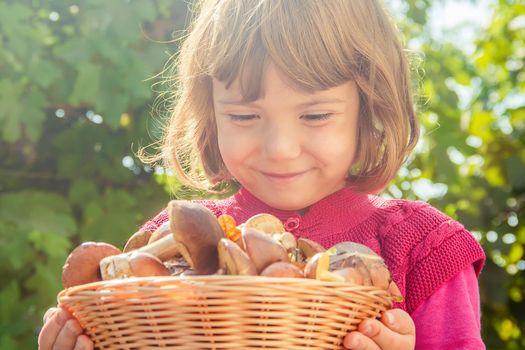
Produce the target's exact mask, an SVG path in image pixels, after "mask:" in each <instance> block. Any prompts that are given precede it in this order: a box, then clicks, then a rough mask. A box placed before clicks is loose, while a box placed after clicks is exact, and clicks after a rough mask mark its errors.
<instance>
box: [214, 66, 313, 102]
mask: <svg viewBox="0 0 525 350" xmlns="http://www.w3.org/2000/svg"><path fill="white" fill-rule="evenodd" d="M250 90H252V91H250ZM290 92H293V93H294V94H296V95H304V96H310V95H317V94H320V93H322V90H314V89H305V88H303V87H300V86H299V85H298V84H293V83H292V82H291V78H288V77H287V76H286V75H285V74H283V73H282V72H281V71H280V70H278V69H277V68H276V67H275V65H273V64H269V65H268V67H267V68H266V69H264V70H263V72H262V74H261V77H260V79H259V81H244V83H243V79H242V77H237V78H235V79H234V80H233V81H232V82H231V83H228V82H223V81H220V80H219V79H217V78H213V93H214V95H220V96H228V97H233V98H236V99H237V100H239V101H245V102H250V101H255V100H258V99H265V98H266V96H267V95H270V96H285V95H283V94H289V93H290Z"/></svg>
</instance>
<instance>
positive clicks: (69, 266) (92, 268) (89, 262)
mask: <svg viewBox="0 0 525 350" xmlns="http://www.w3.org/2000/svg"><path fill="white" fill-rule="evenodd" d="M120 253H121V251H120V250H119V249H118V248H116V247H115V246H113V245H111V244H108V243H97V242H85V243H82V244H81V245H79V246H78V247H76V248H75V249H73V251H72V252H71V254H69V256H68V257H67V259H66V263H65V264H64V267H63V269H62V286H63V287H64V288H69V287H72V286H77V285H81V284H86V283H91V282H97V281H100V280H102V276H101V275H100V269H99V262H100V260H102V259H103V258H105V257H107V256H110V255H117V254H120Z"/></svg>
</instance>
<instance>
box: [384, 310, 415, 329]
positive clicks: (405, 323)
mask: <svg viewBox="0 0 525 350" xmlns="http://www.w3.org/2000/svg"><path fill="white" fill-rule="evenodd" d="M381 322H383V323H384V324H385V325H386V326H387V327H388V328H390V329H391V330H393V331H394V332H396V333H399V334H406V335H415V334H416V326H415V324H414V321H413V320H412V317H410V315H409V314H408V313H407V312H406V311H404V310H401V309H392V310H387V311H385V312H384V313H383V315H382V316H381Z"/></svg>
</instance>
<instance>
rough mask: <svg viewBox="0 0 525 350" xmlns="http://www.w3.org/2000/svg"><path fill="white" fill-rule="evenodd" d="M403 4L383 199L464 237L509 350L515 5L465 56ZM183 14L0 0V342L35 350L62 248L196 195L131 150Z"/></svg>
mask: <svg viewBox="0 0 525 350" xmlns="http://www.w3.org/2000/svg"><path fill="white" fill-rule="evenodd" d="M442 1H446V0H442ZM390 2H393V0H390V1H387V3H390ZM403 4H404V8H403V9H404V11H403V13H401V14H400V17H401V18H400V20H401V25H402V30H403V32H404V34H405V37H406V38H407V39H410V40H407V41H408V42H409V44H411V46H412V47H414V46H416V47H415V49H416V51H417V52H418V53H419V56H420V57H422V58H421V59H420V61H421V63H419V66H418V67H417V69H418V73H419V74H420V75H422V79H421V81H420V82H419V83H416V85H418V86H419V87H420V89H419V96H420V99H419V100H418V102H419V109H420V111H419V116H420V120H421V122H422V125H423V131H422V142H421V143H420V145H419V146H418V149H417V152H416V154H415V155H414V156H413V157H412V158H411V159H410V162H409V163H408V164H407V166H406V167H404V168H403V169H402V170H401V172H400V176H399V177H398V179H397V180H396V181H395V182H394V183H393V184H392V186H391V187H390V188H389V190H388V191H387V194H388V195H390V196H393V197H401V196H402V197H406V198H412V199H422V200H428V201H429V202H431V203H432V204H433V205H435V206H436V207H438V208H440V209H441V210H443V211H444V212H446V213H447V214H448V215H450V216H452V217H454V218H456V219H458V220H459V221H461V222H462V223H463V224H464V225H465V226H466V227H467V228H468V229H469V230H471V231H472V232H473V233H474V234H476V236H477V237H478V238H479V239H480V242H481V243H482V245H483V246H484V248H485V251H486V253H487V256H488V262H487V265H486V267H485V270H484V272H483V274H482V276H481V280H480V283H481V296H482V314H483V318H482V322H483V336H484V339H485V341H486V343H487V348H490V349H509V350H510V349H512V350H514V349H525V343H524V340H523V339H525V335H524V334H523V329H525V316H524V315H525V300H524V297H525V296H524V292H523V291H524V290H525V276H524V268H525V266H524V265H525V258H524V245H525V227H524V225H522V224H521V223H522V222H524V220H525V217H524V213H523V212H524V211H523V206H524V202H525V194H524V192H525V151H524V149H525V147H524V143H525V134H524V129H525V100H524V98H523V96H524V90H525V75H524V73H523V65H524V62H525V25H524V24H523V18H525V17H524V16H525V6H524V5H523V4H521V2H520V1H496V2H495V4H494V6H495V7H494V8H493V17H492V20H491V23H490V25H489V26H488V27H487V28H484V29H483V30H482V31H480V32H479V33H477V39H476V42H475V50H474V51H473V53H467V52H465V51H464V50H462V48H460V47H458V45H457V43H455V42H454V38H452V39H451V40H442V39H440V40H438V39H436V38H434V37H433V36H432V33H431V32H430V30H429V29H428V27H427V21H428V16H429V8H430V7H431V5H432V2H431V1H428V0H424V1H421V0H409V1H405V2H403ZM186 17H187V3H186V1H184V0H177V1H173V0H152V1H138V0H132V1H126V0H114V1H102V0H89V1H82V2H73V1H64V0H48V1H42V0H31V1H30V0H0V106H2V107H1V108H0V243H1V244H0V275H1V276H2V283H1V284H0V301H1V302H0V348H1V349H31V348H35V344H36V337H37V334H38V331H39V327H40V325H41V317H42V314H43V312H44V311H45V309H47V308H48V307H49V306H52V305H54V303H55V302H56V294H57V292H58V291H59V290H60V289H61V281H60V273H61V267H62V265H63V263H64V260H65V258H66V257H67V254H68V253H69V251H70V250H71V249H73V248H74V247H75V246H76V245H78V244H79V243H80V242H83V241H89V240H92V241H105V242H108V243H112V244H115V245H117V246H120V247H122V245H123V244H124V243H125V241H126V239H127V238H128V237H129V235H130V234H131V233H133V232H134V231H135V230H137V229H138V227H139V226H140V224H141V223H143V222H144V221H145V220H147V218H149V217H151V216H152V215H154V214H155V213H156V212H157V211H158V210H159V209H160V208H162V207H163V206H164V205H165V204H166V202H167V200H168V199H169V198H170V195H169V194H168V193H169V191H174V192H175V196H184V197H189V196H204V193H188V192H186V191H185V189H184V187H182V186H181V185H180V184H179V183H178V182H177V181H175V180H174V179H173V177H171V176H169V175H167V174H166V173H164V171H163V169H152V168H150V167H147V166H143V165H141V164H140V162H139V161H138V160H137V159H136V157H135V155H134V153H135V151H136V150H137V149H138V147H139V146H143V145H147V144H149V143H150V142H151V141H152V137H155V136H157V135H158V134H159V132H160V130H158V125H159V123H158V122H157V121H158V120H156V119H157V118H159V117H160V118H161V117H162V114H161V115H158V114H155V115H154V116H153V118H152V107H151V106H152V105H153V99H154V98H155V96H154V94H153V89H152V88H151V85H152V84H153V83H155V82H156V81H157V80H154V79H150V78H151V77H154V76H156V74H158V73H159V72H160V71H161V70H162V68H163V65H164V64H165V62H166V61H167V60H168V58H169V56H170V55H171V54H173V53H175V52H176V51H177V43H176V42H170V41H171V39H172V38H173V33H177V32H178V31H180V30H182V29H183V28H184V25H185V23H186V22H187V21H186ZM176 36H178V35H176ZM154 113H157V112H156V111H155V112H154ZM520 224H521V225H520Z"/></svg>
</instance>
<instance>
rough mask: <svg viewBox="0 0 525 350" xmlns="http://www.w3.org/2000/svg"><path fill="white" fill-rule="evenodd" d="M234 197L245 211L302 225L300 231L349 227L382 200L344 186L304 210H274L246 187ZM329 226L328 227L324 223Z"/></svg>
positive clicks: (292, 226) (289, 225)
mask: <svg viewBox="0 0 525 350" xmlns="http://www.w3.org/2000/svg"><path fill="white" fill-rule="evenodd" d="M235 200H236V202H237V203H238V204H239V206H240V207H241V208H243V209H244V210H246V211H247V214H249V215H248V216H250V215H254V214H256V213H269V214H272V215H274V216H276V217H278V218H279V219H280V220H282V221H283V223H284V224H285V227H287V229H288V230H289V231H294V230H295V228H298V227H299V226H301V231H303V230H305V229H309V228H313V227H314V226H315V227H319V228H320V227H330V228H332V229H335V230H348V229H351V228H352V227H354V226H356V225H358V224H359V223H361V222H362V221H364V220H365V219H366V218H368V217H369V216H370V215H372V213H373V212H374V211H375V209H376V208H377V207H378V205H379V204H380V202H381V199H380V197H377V196H373V195H368V194H366V193H362V192H356V191H355V190H353V189H352V188H351V187H345V188H343V189H341V190H339V191H337V192H334V193H332V194H330V195H328V196H326V197H324V198H323V199H321V200H320V201H318V202H316V203H314V204H312V205H311V206H310V207H309V208H308V210H307V211H306V212H305V213H301V212H300V211H296V210H280V209H275V208H272V207H270V206H269V205H267V204H266V203H264V202H262V201H261V200H259V199H258V198H257V197H255V196H254V195H253V194H252V193H250V192H249V191H248V190H247V189H246V188H241V189H240V190H239V191H238V192H237V194H235ZM326 225H328V226H326Z"/></svg>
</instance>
